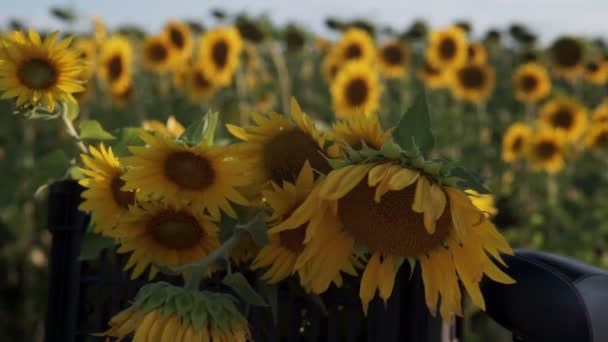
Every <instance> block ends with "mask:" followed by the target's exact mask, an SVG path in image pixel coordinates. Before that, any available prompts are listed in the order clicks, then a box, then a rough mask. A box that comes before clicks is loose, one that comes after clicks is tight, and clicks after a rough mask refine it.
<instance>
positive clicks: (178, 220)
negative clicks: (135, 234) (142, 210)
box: [146, 211, 204, 250]
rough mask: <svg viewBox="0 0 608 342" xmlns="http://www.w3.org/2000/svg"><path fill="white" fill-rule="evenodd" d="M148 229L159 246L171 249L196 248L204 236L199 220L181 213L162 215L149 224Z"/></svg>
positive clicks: (165, 213)
mask: <svg viewBox="0 0 608 342" xmlns="http://www.w3.org/2000/svg"><path fill="white" fill-rule="evenodd" d="M146 228H147V231H148V232H149V233H150V235H151V236H152V237H153V238H154V240H155V241H156V242H157V243H158V244H160V245H162V246H164V247H166V248H170V249H178V250H181V249H188V248H191V247H194V246H196V245H197V244H198V243H199V241H200V240H201V239H202V238H203V236H204V231H203V229H202V228H203V227H201V225H200V224H199V222H198V220H197V219H196V218H195V217H194V216H192V215H191V214H189V213H187V212H181V211H178V212H173V211H166V212H163V213H160V214H159V215H157V216H155V217H153V218H152V219H151V220H150V221H149V222H148V225H147V227H146Z"/></svg>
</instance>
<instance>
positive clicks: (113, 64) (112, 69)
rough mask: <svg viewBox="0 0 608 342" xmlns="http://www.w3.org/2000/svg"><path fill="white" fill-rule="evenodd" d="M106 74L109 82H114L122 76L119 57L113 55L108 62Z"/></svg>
mask: <svg viewBox="0 0 608 342" xmlns="http://www.w3.org/2000/svg"><path fill="white" fill-rule="evenodd" d="M108 74H109V76H110V81H116V80H117V79H119V78H120V75H122V58H120V56H119V55H114V56H112V58H110V60H109V61H108Z"/></svg>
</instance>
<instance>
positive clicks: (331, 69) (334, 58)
mask: <svg viewBox="0 0 608 342" xmlns="http://www.w3.org/2000/svg"><path fill="white" fill-rule="evenodd" d="M342 64H343V63H342V60H341V59H340V56H339V55H338V51H337V50H336V49H333V50H331V51H330V52H329V53H328V54H327V55H325V57H323V61H322V62H321V74H322V75H323V78H324V79H325V82H327V84H329V85H331V84H332V82H333V81H334V79H335V78H336V75H337V74H338V71H339V70H340V66H341V65H342Z"/></svg>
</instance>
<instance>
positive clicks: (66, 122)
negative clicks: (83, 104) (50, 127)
mask: <svg viewBox="0 0 608 342" xmlns="http://www.w3.org/2000/svg"><path fill="white" fill-rule="evenodd" d="M62 109H63V113H62V114H61V119H62V120H63V123H64V125H65V128H66V129H67V131H68V134H69V135H70V136H72V137H73V138H74V139H75V140H76V146H78V148H79V149H80V151H81V152H83V153H88V151H87V148H86V146H84V143H83V142H82V141H81V140H80V135H79V134H78V131H76V128H75V127H74V122H72V120H70V118H69V117H68V106H67V105H66V104H65V103H62Z"/></svg>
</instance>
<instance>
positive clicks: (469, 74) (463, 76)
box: [458, 65, 486, 89]
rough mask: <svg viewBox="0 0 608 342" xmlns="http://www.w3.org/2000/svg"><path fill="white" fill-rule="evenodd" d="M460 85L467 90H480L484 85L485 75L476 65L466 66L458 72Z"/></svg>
mask: <svg viewBox="0 0 608 342" xmlns="http://www.w3.org/2000/svg"><path fill="white" fill-rule="evenodd" d="M458 76H459V79H460V83H461V84H462V85H463V87H465V88H468V89H481V88H483V86H484V85H485V83H486V75H485V73H484V72H483V70H481V68H479V67H478V66H476V65H471V66H466V67H464V68H462V69H461V70H460V71H459V72H458Z"/></svg>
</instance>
